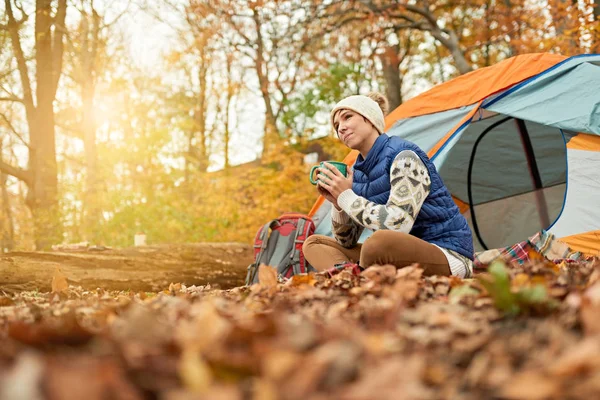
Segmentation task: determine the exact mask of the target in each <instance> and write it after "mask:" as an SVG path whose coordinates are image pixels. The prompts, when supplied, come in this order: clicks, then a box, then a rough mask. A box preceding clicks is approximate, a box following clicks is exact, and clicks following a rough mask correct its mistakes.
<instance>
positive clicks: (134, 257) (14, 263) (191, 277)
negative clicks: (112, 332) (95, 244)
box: [0, 243, 253, 293]
mask: <svg viewBox="0 0 600 400" xmlns="http://www.w3.org/2000/svg"><path fill="white" fill-rule="evenodd" d="M252 261H253V253H252V246H250V245H247V244H243V243H190V244H164V245H152V246H140V247H132V248H124V249H104V250H98V249H96V250H90V249H84V250H76V251H51V252H11V253H6V254H2V255H0V290H3V291H4V292H6V293H12V292H16V291H22V290H38V291H42V292H46V291H50V290H51V282H52V276H53V274H54V271H55V270H56V268H57V267H59V268H60V270H61V272H62V273H63V274H64V275H65V276H66V277H67V280H68V282H69V284H70V285H74V286H81V287H83V288H84V289H95V288H97V287H101V288H103V289H106V290H133V291H157V290H163V289H166V288H168V286H169V284H170V283H171V282H173V283H177V282H179V283H182V284H185V285H187V286H190V285H206V284H210V285H211V286H214V287H218V288H222V289H227V288H231V287H235V286H240V285H243V283H244V278H245V272H246V267H247V266H248V264H250V263H251V262H252Z"/></svg>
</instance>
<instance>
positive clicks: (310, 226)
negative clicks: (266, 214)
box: [246, 213, 315, 285]
mask: <svg viewBox="0 0 600 400" xmlns="http://www.w3.org/2000/svg"><path fill="white" fill-rule="evenodd" d="M314 231H315V224H314V223H313V221H312V219H311V218H310V217H308V216H306V215H304V214H297V213H285V214H282V215H281V216H279V218H276V219H273V220H271V221H269V222H267V223H266V224H265V225H264V226H263V227H261V228H260V229H259V230H258V232H257V233H256V237H255V238H254V263H252V264H250V265H249V266H248V273H247V275H246V285H252V284H253V283H258V269H259V268H260V265H261V264H265V265H270V266H272V267H276V268H277V276H278V277H279V276H283V277H285V278H290V277H292V276H293V275H296V274H302V273H307V272H310V271H315V269H314V268H313V267H312V266H311V265H310V264H309V263H308V262H307V261H306V259H305V258H304V254H303V253H302V244H303V243H304V241H305V240H306V238H308V237H309V236H310V235H312V234H313V233H314Z"/></svg>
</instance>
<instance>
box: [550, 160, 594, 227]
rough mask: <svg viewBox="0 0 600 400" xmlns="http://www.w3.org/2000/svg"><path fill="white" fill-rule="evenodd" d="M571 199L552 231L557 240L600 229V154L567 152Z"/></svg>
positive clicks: (568, 192)
mask: <svg viewBox="0 0 600 400" xmlns="http://www.w3.org/2000/svg"><path fill="white" fill-rule="evenodd" d="M567 162H568V172H567V183H568V186H567V197H566V201H565V204H564V209H563V211H562V214H561V215H560V217H559V219H558V221H556V223H555V224H554V226H552V228H551V229H550V232H552V233H553V234H555V235H556V236H557V237H563V236H571V235H575V234H578V233H582V232H588V231H594V230H598V229H600V207H599V206H598V205H599V204H600V177H599V176H598V171H600V152H595V151H587V150H572V149H567Z"/></svg>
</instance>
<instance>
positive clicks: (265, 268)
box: [258, 264, 277, 288]
mask: <svg viewBox="0 0 600 400" xmlns="http://www.w3.org/2000/svg"><path fill="white" fill-rule="evenodd" d="M258 282H259V283H260V284H261V285H262V286H263V287H267V288H270V287H275V286H277V270H276V269H275V268H274V267H271V266H269V265H265V264H261V265H260V267H259V268H258Z"/></svg>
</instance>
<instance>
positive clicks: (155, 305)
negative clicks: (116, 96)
mask: <svg viewBox="0 0 600 400" xmlns="http://www.w3.org/2000/svg"><path fill="white" fill-rule="evenodd" d="M260 273H261V282H262V283H261V284H259V285H254V286H252V287H250V288H248V287H239V288H234V289H230V290H218V289H214V288H211V287H210V285H206V286H186V285H185V284H183V283H173V284H171V285H169V287H168V288H165V290H163V291H160V292H157V293H156V292H132V291H125V292H113V291H105V290H102V289H100V288H99V289H96V290H84V289H82V288H81V287H76V286H72V285H71V286H69V285H68V283H67V281H66V280H65V277H64V275H63V274H62V273H61V272H60V271H57V272H56V273H55V275H54V278H53V282H52V292H49V293H40V292H35V291H34V292H31V291H23V292H20V293H16V294H11V295H6V296H3V297H0V326H1V329H0V334H1V340H0V400H8V399H10V400H37V399H40V400H41V399H53V400H63V399H86V400H96V399H98V400H100V399H123V400H125V399H131V400H134V399H165V400H187V399H267V400H269V399H303V400H317V399H329V398H336V399H348V400H360V399H400V400H401V399H482V398H486V399H487V398H498V399H567V398H568V399H578V398H581V399H584V398H585V399H590V398H598V394H599V393H600V318H599V317H598V315H599V314H600V279H599V278H600V263H599V262H598V261H597V260H589V261H586V262H576V263H561V264H554V263H550V262H547V261H543V260H540V259H537V260H536V261H533V262H530V263H528V264H526V265H523V266H518V265H513V266H506V265H503V264H492V265H491V266H490V267H489V269H488V272H487V273H485V274H480V275H478V276H477V278H476V279H473V280H461V279H458V278H443V277H423V276H422V270H421V269H420V268H418V266H411V267H407V268H404V269H401V270H396V269H395V268H394V267H392V266H375V267H371V268H368V269H367V270H365V271H363V272H362V273H361V274H360V276H356V275H352V274H351V272H349V271H342V272H341V273H339V274H337V275H335V276H333V277H332V278H326V277H324V276H320V275H306V276H297V277H294V278H293V279H291V280H289V281H287V282H283V283H282V282H278V281H277V279H276V278H275V274H274V270H272V269H269V268H261V271H260Z"/></svg>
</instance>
